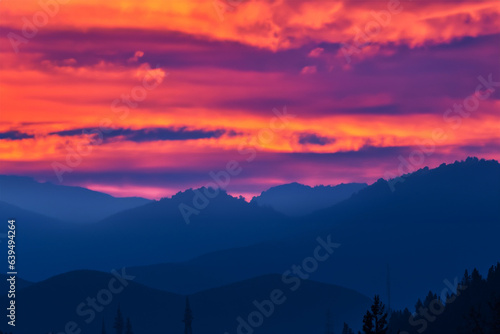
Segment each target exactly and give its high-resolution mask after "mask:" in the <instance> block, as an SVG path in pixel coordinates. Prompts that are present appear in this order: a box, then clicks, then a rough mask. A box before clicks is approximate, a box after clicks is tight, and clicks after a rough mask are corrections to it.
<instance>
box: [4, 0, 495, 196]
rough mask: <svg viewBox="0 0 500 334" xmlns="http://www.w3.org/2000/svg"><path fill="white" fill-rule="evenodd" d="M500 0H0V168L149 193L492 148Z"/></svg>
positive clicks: (362, 172) (356, 176) (390, 165)
mask: <svg viewBox="0 0 500 334" xmlns="http://www.w3.org/2000/svg"><path fill="white" fill-rule="evenodd" d="M499 42H500V1H498V0H491V1H490V0H484V1H479V0H474V1H466V0H462V1H452V0H448V1H438V0H432V1H431V0H418V1H417V0H413V1H410V0H401V1H396V0H384V1H379V0H377V1H375V0H374V1H354V0H336V1H324V0H309V1H303V0H290V1H285V0H245V1H240V0H215V1H212V0H203V1H198V0H193V1H191V0H182V1H180V0H173V1H165V0H141V1H132V0H116V1H101V0H99V1H97V0H42V1H38V0H37V1H31V0H29V1H28V0H1V1H0V160H1V165H0V173H1V174H15V175H26V176H31V177H34V178H35V179H37V180H39V181H50V182H53V183H56V184H63V185H78V186H84V187H87V188H90V189H93V190H98V191H103V192H107V193H110V194H112V195H115V196H142V197H147V198H155V199H158V198H161V197H165V196H171V195H173V194H175V193H177V192H178V191H181V190H184V189H187V188H191V187H200V186H204V185H207V184H210V182H215V181H214V179H216V180H218V182H215V183H217V184H219V185H221V186H222V187H224V188H226V189H227V190H228V192H229V193H231V194H234V195H243V196H245V197H247V198H249V197H250V196H252V195H255V194H258V193H260V192H261V191H263V190H265V189H267V188H269V187H271V186H274V185H278V184H283V183H288V182H294V181H297V182H301V183H304V184H308V185H312V186H314V185H318V184H339V183H342V182H343V183H346V182H367V183H372V182H374V181H376V180H377V179H379V178H386V179H387V178H389V177H394V176H396V175H401V174H403V173H407V172H411V171H414V170H417V169H419V168H422V167H424V166H430V167H436V166H438V165H440V164H441V163H451V162H453V161H455V160H463V159H465V158H466V157H467V156H477V157H480V158H486V159H496V160H498V159H499V158H500V131H499V129H500V116H499V110H500V108H499V107H500V66H499V59H500V57H499V56H500V47H499V46H500V43H499Z"/></svg>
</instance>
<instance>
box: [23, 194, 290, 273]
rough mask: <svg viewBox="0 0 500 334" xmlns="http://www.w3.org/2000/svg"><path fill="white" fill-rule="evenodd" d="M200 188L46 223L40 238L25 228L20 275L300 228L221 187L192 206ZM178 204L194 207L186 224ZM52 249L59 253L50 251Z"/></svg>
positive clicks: (185, 252)
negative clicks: (59, 224)
mask: <svg viewBox="0 0 500 334" xmlns="http://www.w3.org/2000/svg"><path fill="white" fill-rule="evenodd" d="M205 191H206V188H201V189H195V190H192V189H190V190H187V191H185V192H180V193H178V194H176V195H174V196H173V197H172V198H166V199H162V200H160V201H153V202H151V203H148V204H146V205H143V206H140V207H137V208H134V209H129V210H125V211H123V212H120V213H117V214H115V215H112V216H110V217H108V218H106V219H104V220H102V221H100V222H98V223H94V224H83V225H78V226H71V227H67V228H65V229H64V230H61V229H59V228H56V229H54V230H53V231H52V230H51V229H50V228H49V227H48V228H47V233H53V234H54V236H50V235H49V236H47V237H46V238H43V239H42V238H38V236H37V235H36V234H35V233H33V232H30V231H29V230H26V231H24V232H23V234H24V235H25V237H27V236H28V235H29V236H31V237H30V238H31V239H33V241H32V242H31V243H30V244H28V245H26V246H25V247H23V248H20V249H19V252H20V256H24V260H23V261H22V262H20V263H21V264H20V265H22V266H23V273H24V275H25V276H24V277H26V278H28V279H31V280H40V279H44V278H47V277H49V276H51V275H53V274H54V273H57V272H65V271H69V270H76V269H81V268H88V269H97V270H103V271H107V270H109V269H110V268H113V267H117V266H125V265H127V266H130V265H145V264H154V263H162V262H178V261H185V260H187V259H190V258H194V257H196V256H200V255H202V254H205V253H209V252H213V251H219V250H223V249H230V248H233V247H242V246H248V245H251V244H255V243H258V242H263V241H272V240H278V239H280V238H285V237H286V236H289V235H291V233H293V231H296V230H297V229H298V228H300V227H299V226H298V225H297V224H295V223H294V222H293V221H291V220H290V219H289V218H288V217H286V216H285V215H283V214H281V213H278V212H276V211H274V210H272V209H270V208H262V207H259V206H257V205H255V204H250V203H248V202H246V201H245V200H244V199H242V198H235V197H232V196H230V195H228V194H227V193H226V192H225V191H222V190H220V193H219V194H218V195H217V196H215V197H213V198H211V199H210V200H209V202H207V204H206V207H204V208H202V209H195V206H196V205H195V204H193V200H196V199H197V198H198V197H197V196H198V195H197V194H200V193H205ZM181 205H186V206H191V207H192V208H194V209H195V210H197V214H192V216H190V218H189V224H187V222H186V221H185V220H184V217H183V215H182V213H181V210H180V208H179V207H180V206H181ZM197 207H198V208H201V207H200V206H197ZM47 245H50V247H48V246H47ZM90 246H91V247H90ZM57 252H59V255H57V256H56V255H54V253H57ZM60 254H64V256H61V255H60Z"/></svg>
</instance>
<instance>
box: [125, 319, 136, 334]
mask: <svg viewBox="0 0 500 334" xmlns="http://www.w3.org/2000/svg"><path fill="white" fill-rule="evenodd" d="M125 334H134V332H132V324H131V323H130V317H127V329H126V330H125Z"/></svg>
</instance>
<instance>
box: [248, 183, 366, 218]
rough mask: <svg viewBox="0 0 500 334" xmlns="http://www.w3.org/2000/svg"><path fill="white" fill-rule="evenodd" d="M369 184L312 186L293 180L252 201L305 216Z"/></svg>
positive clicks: (293, 214)
mask: <svg viewBox="0 0 500 334" xmlns="http://www.w3.org/2000/svg"><path fill="white" fill-rule="evenodd" d="M367 186H368V185H367V184H366V183H347V184H344V183H342V184H339V185H337V186H323V185H320V186H315V187H310V186H306V185H303V184H300V183H297V182H293V183H289V184H283V185H279V186H276V187H272V188H269V189H268V190H266V191H263V192H262V193H261V194H260V195H259V196H256V197H254V198H252V202H254V203H257V204H258V205H260V206H267V207H271V208H273V209H275V210H276V211H278V212H281V213H284V214H286V215H289V216H304V215H306V214H310V213H312V212H314V211H316V210H319V209H324V208H327V207H330V206H332V205H334V204H337V203H339V202H341V201H343V200H345V199H347V198H349V197H351V195H352V194H354V193H356V192H358V191H359V190H361V189H363V188H366V187H367Z"/></svg>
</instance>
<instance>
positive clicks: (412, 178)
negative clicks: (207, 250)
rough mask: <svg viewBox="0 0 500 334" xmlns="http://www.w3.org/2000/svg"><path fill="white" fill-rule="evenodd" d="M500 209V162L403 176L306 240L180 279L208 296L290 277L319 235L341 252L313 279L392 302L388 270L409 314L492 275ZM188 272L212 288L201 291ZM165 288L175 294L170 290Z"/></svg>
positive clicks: (212, 257) (194, 266) (211, 258)
mask: <svg viewBox="0 0 500 334" xmlns="http://www.w3.org/2000/svg"><path fill="white" fill-rule="evenodd" d="M499 203H500V165H499V164H498V162H496V161H485V160H478V159H472V158H470V159H467V160H466V161H462V162H456V163H454V164H450V165H445V164H443V165H441V166H440V167H438V168H435V169H428V168H424V169H422V170H419V171H417V172H415V173H413V174H409V175H405V176H404V177H403V179H402V181H401V182H399V183H397V184H396V185H395V191H394V192H392V191H391V188H390V186H389V183H388V182H387V181H385V180H379V181H377V182H376V183H375V184H373V185H371V186H369V187H367V188H365V189H363V190H361V191H360V192H359V193H357V194H356V195H354V196H353V197H351V198H350V199H348V200H346V201H343V202H341V203H339V204H337V205H335V206H333V207H331V208H329V209H325V210H322V211H319V212H316V213H313V214H311V215H309V216H307V217H304V218H303V220H302V222H299V225H300V226H301V230H300V234H299V235H297V234H296V235H293V236H292V237H290V238H287V239H284V240H278V241H274V242H264V243H260V244H258V245H252V246H248V247H241V248H234V249H231V250H225V251H224V250H223V251H219V252H215V253H211V254H206V255H203V256H201V257H198V258H196V259H193V260H190V261H187V262H185V263H183V264H182V267H183V268H184V269H183V270H182V271H179V275H184V274H186V275H187V276H186V277H185V278H184V280H185V281H186V282H188V284H187V285H186V288H187V287H189V288H190V289H193V291H197V287H198V286H199V287H201V288H207V282H215V283H214V284H227V283H229V282H234V281H239V280H242V279H245V278H248V277H254V276H257V275H262V274H266V273H270V272H276V273H279V272H283V270H285V269H286V268H289V267H290V266H291V265H293V264H296V263H300V261H302V259H304V258H305V257H307V256H310V254H311V252H312V251H313V250H314V249H315V247H316V245H317V242H316V238H317V237H318V236H320V237H323V238H326V237H327V236H328V235H331V239H332V241H334V242H338V243H341V246H340V247H339V248H338V249H337V250H336V251H335V253H334V254H333V255H332V257H331V259H329V260H328V262H325V263H324V264H322V265H321V266H320V267H319V268H318V270H317V271H316V272H315V273H314V275H312V279H314V280H319V281H323V282H329V283H334V284H338V285H342V286H346V287H350V288H353V289H355V290H357V291H360V292H362V293H364V294H366V295H368V296H372V295H374V294H375V293H379V294H381V295H382V296H383V297H384V299H385V301H387V300H386V298H385V296H386V286H387V265H389V267H390V277H391V278H390V280H391V291H392V306H394V307H396V308H403V307H406V306H411V305H413V303H414V302H415V300H417V298H419V297H421V296H425V295H426V294H427V292H428V291H429V289H432V290H435V291H441V290H442V289H444V288H447V287H448V286H447V285H446V283H445V280H448V281H449V282H454V278H455V276H460V275H462V270H463V268H472V267H477V268H478V269H479V270H481V272H483V273H485V272H486V271H487V269H488V267H489V266H490V265H491V263H495V262H497V261H498V260H499V254H500V243H498V235H500V205H499ZM167 267H168V266H167ZM158 268H161V267H160V266H159V267H158ZM165 268H166V267H163V270H165ZM190 272H193V273H196V275H198V276H199V277H209V278H210V281H206V280H204V281H199V283H198V284H196V279H195V278H196V277H193V276H189V273H190ZM148 275H149V277H153V276H154V274H153V272H148ZM138 278H139V277H138ZM139 279H147V277H146V275H145V276H144V277H143V278H142V277H141V278H139ZM182 279H183V277H181V276H179V277H177V276H176V271H172V274H171V277H170V278H169V282H177V283H175V284H177V285H172V286H173V287H175V286H179V282H181V280H182ZM157 283H158V285H157V286H158V287H159V286H160V285H159V284H160V283H159V282H157ZM163 288H165V289H168V286H167V285H166V283H165V285H163Z"/></svg>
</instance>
